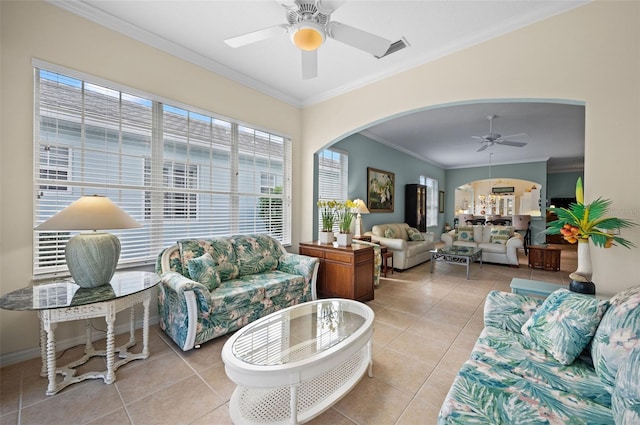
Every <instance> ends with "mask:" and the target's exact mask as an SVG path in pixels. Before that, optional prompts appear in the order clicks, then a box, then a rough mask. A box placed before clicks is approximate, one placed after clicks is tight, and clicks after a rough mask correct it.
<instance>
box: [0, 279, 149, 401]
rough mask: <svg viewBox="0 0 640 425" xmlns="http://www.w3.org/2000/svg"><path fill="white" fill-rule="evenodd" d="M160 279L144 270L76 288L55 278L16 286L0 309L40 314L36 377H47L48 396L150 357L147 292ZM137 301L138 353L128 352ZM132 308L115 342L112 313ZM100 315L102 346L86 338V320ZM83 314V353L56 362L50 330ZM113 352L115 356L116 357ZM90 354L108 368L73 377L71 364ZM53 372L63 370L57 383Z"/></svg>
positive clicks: (112, 377) (105, 377)
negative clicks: (126, 329) (124, 334)
mask: <svg viewBox="0 0 640 425" xmlns="http://www.w3.org/2000/svg"><path fill="white" fill-rule="evenodd" d="M159 281H160V278H159V276H158V275H157V274H155V273H149V272H124V273H116V274H115V275H114V276H113V279H112V280H111V282H110V283H109V284H107V285H102V286H99V287H96V288H80V287H79V286H78V285H76V284H75V283H73V281H71V280H68V281H63V282H55V283H49V284H44V285H35V286H30V287H27V288H23V289H18V290H17V291H13V292H11V293H8V294H6V295H3V296H2V297H0V308H4V309H8V310H35V311H37V312H38V317H39V318H40V349H41V355H42V370H41V373H40V374H41V376H47V377H48V378H49V385H48V387H47V392H46V394H47V395H53V394H56V393H57V392H58V391H60V390H62V389H63V388H66V387H67V386H69V385H71V384H74V383H76V382H80V381H84V380H85V379H97V378H102V379H103V380H104V382H105V383H106V384H111V383H113V382H114V381H115V380H116V375H115V371H116V370H117V369H118V368H119V367H120V366H122V365H124V364H126V363H129V362H130V361H132V360H137V359H146V358H147V357H149V304H150V301H151V291H150V289H151V288H153V287H154V286H155V285H157V284H158V282H159ZM136 304H142V305H143V307H144V313H143V322H142V323H143V325H142V344H143V348H142V352H140V353H138V354H133V353H130V352H129V351H128V349H129V348H130V347H132V346H134V345H135V343H136V341H135V336H134V331H135V329H134V309H133V307H134V306H135V305H136ZM127 308H130V309H131V314H130V333H129V341H128V342H127V343H126V344H124V345H122V346H120V347H115V335H114V324H115V320H116V313H118V312H120V311H122V310H125V309H127ZM96 317H104V318H105V322H106V323H107V341H106V349H105V350H95V349H94V348H93V344H92V342H91V325H90V323H89V319H93V318H96ZM80 319H85V320H86V324H85V329H86V337H87V342H86V344H85V349H84V352H85V354H84V355H83V356H82V357H81V358H80V359H78V360H76V361H74V362H71V363H69V364H67V365H65V366H62V367H57V366H56V339H55V329H56V327H57V325H58V323H61V322H68V321H71V320H80ZM116 352H118V357H119V360H118V361H117V362H116V361H115V353H116ZM95 356H104V357H106V362H107V370H105V371H95V372H94V371H91V372H86V373H83V374H82V375H78V376H76V370H75V368H76V367H78V366H80V365H82V364H84V363H86V362H87V361H88V360H89V359H90V358H92V357H95ZM56 374H61V375H64V379H63V380H62V382H59V383H56Z"/></svg>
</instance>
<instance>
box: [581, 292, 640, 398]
mask: <svg viewBox="0 0 640 425" xmlns="http://www.w3.org/2000/svg"><path fill="white" fill-rule="evenodd" d="M609 303H610V305H611V306H610V307H609V309H608V310H607V312H606V313H605V315H604V317H603V318H602V322H601V323H600V326H598V330H597V331H596V334H595V336H594V337H593V342H592V343H591V356H592V357H593V366H594V367H595V369H596V373H597V374H598V376H599V377H600V380H601V381H602V382H603V383H605V384H607V385H609V386H613V385H614V382H615V380H616V373H617V372H618V368H619V367H620V365H622V363H623V362H624V361H625V360H626V359H627V357H629V353H631V350H633V348H634V347H640V286H635V287H632V288H629V289H625V290H624V291H622V292H620V293H618V294H617V295H615V296H613V297H612V298H611V299H610V300H609Z"/></svg>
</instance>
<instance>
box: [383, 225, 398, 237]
mask: <svg viewBox="0 0 640 425" xmlns="http://www.w3.org/2000/svg"><path fill="white" fill-rule="evenodd" d="M384 237H385V238H388V239H393V238H395V237H396V232H394V231H393V229H392V228H391V227H387V228H386V229H385V230H384Z"/></svg>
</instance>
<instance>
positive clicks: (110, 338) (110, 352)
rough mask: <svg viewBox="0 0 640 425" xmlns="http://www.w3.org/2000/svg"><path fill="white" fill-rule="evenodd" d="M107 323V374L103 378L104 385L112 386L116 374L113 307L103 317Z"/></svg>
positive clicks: (114, 315) (114, 316) (114, 314)
mask: <svg viewBox="0 0 640 425" xmlns="http://www.w3.org/2000/svg"><path fill="white" fill-rule="evenodd" d="M105 321H106V322H107V347H106V356H107V374H106V376H105V377H104V382H105V384H112V383H113V382H114V381H115V380H116V373H115V369H114V359H113V357H114V353H115V347H114V345H115V335H114V330H113V328H114V322H115V321H116V313H115V312H114V309H113V306H110V308H109V313H107V315H106V316H105Z"/></svg>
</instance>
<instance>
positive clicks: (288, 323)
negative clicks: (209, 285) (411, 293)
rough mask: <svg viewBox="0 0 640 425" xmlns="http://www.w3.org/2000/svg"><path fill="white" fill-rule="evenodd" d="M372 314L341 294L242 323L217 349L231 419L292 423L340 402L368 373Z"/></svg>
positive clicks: (368, 308)
mask: <svg viewBox="0 0 640 425" xmlns="http://www.w3.org/2000/svg"><path fill="white" fill-rule="evenodd" d="M373 319H374V313H373V310H371V308H370V307H368V306H367V305H366V304H363V303H361V302H358V301H353V300H347V299H338V298H334V299H324V300H316V301H311V302H308V303H303V304H298V305H295V306H292V307H289V308H286V309H283V310H280V311H277V312H275V313H272V314H270V315H268V316H265V317H263V318H261V319H258V320H256V321H255V322H253V323H251V324H249V325H247V326H245V327H244V328H242V329H240V330H239V331H238V332H236V333H235V334H234V335H233V336H232V337H231V338H230V339H229V340H228V341H227V342H226V343H225V345H224V347H223V349H222V360H223V361H224V364H225V370H226V373H227V376H228V377H229V378H230V379H231V380H232V381H233V382H235V383H236V384H237V387H236V389H235V391H234V392H233V395H232V396H231V400H230V401H229V413H230V415H231V418H232V419H233V422H234V423H237V424H239V423H242V424H297V423H299V422H306V421H308V420H310V419H312V418H314V417H316V416H317V415H319V414H320V413H322V412H323V411H325V410H326V409H328V408H329V407H331V406H332V405H333V404H334V403H335V402H337V401H338V400H340V398H342V397H343V396H344V395H345V394H346V393H347V392H349V391H350V390H351V389H352V388H353V387H354V386H355V385H356V384H357V383H358V381H359V380H360V378H362V376H363V375H364V373H365V372H368V375H369V376H370V377H371V376H372V352H371V349H372V346H371V336H372V334H373Z"/></svg>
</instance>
